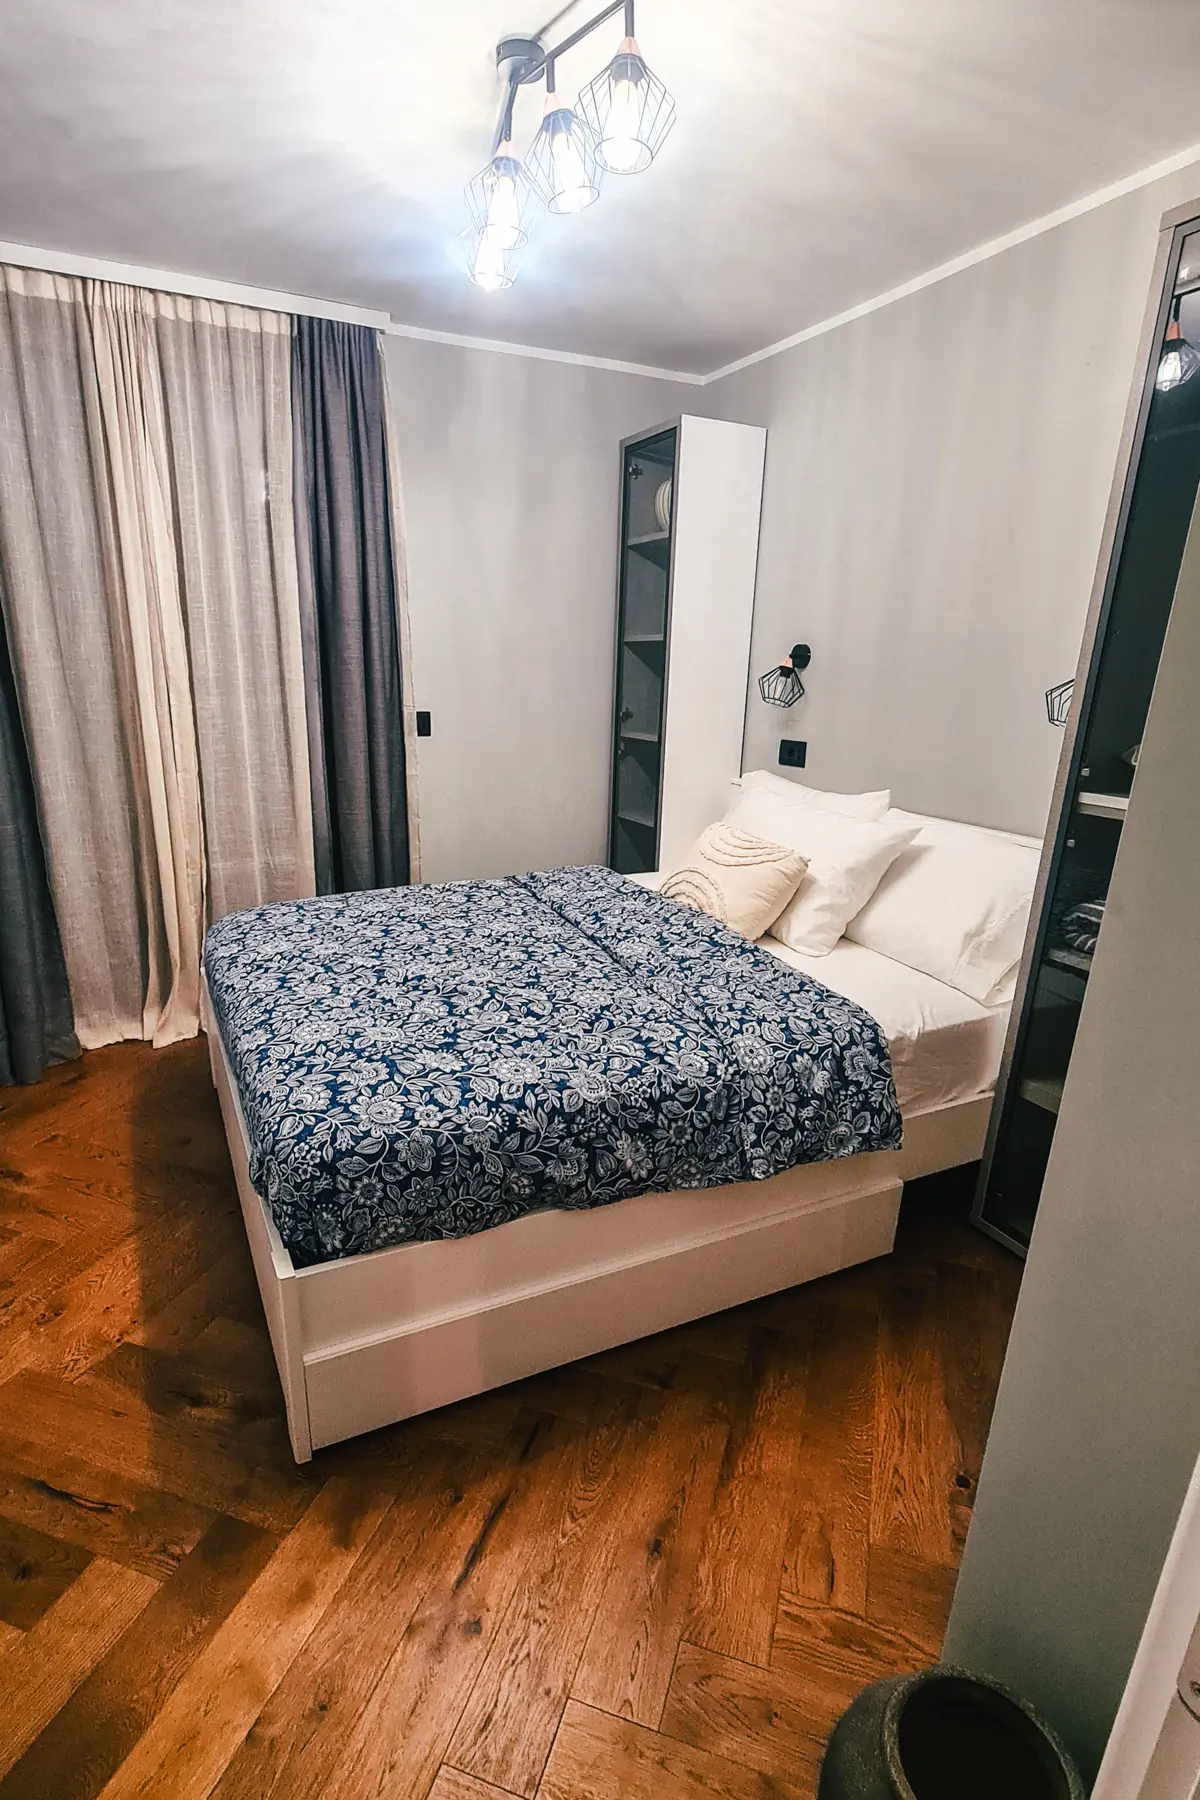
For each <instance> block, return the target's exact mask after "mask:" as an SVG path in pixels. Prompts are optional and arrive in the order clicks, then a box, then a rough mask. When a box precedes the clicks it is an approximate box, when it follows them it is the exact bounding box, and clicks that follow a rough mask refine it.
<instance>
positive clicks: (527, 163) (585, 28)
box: [459, 0, 675, 292]
mask: <svg viewBox="0 0 1200 1800" xmlns="http://www.w3.org/2000/svg"><path fill="white" fill-rule="evenodd" d="M617 13H623V14H624V22H625V36H624V40H623V41H622V43H621V45H620V48H619V49H618V51H617V54H616V55H615V56H614V57H613V59H612V61H611V62H610V63H609V65H608V67H607V68H606V69H604V70H603V71H602V72H601V73H600V74H599V75H597V76H596V78H595V80H594V81H592V82H589V84H588V86H587V87H586V88H584V90H583V92H582V93H581V94H580V96H579V99H578V101H577V102H576V105H575V106H573V107H572V106H567V105H564V104H563V102H562V100H561V99H560V98H559V96H558V94H557V92H556V88H555V64H556V62H557V59H558V58H559V57H560V56H562V55H563V54H564V52H565V51H567V50H570V49H572V48H573V47H574V46H575V45H576V44H578V43H581V42H582V40H583V39H584V38H586V37H589V36H590V35H591V33H592V32H593V31H595V30H597V29H598V28H599V27H600V26H601V25H604V24H605V23H607V21H608V20H609V19H611V18H613V17H614V15H615V14H617ZM546 29H549V27H547V28H546ZM543 35H544V34H543V33H539V34H538V36H537V37H532V38H505V39H504V40H503V41H502V42H501V43H500V44H498V45H497V47H496V61H497V63H498V64H499V65H500V67H501V68H502V69H504V70H505V71H506V77H507V82H508V91H507V93H506V95H505V100H504V105H503V107H502V109H501V113H500V120H499V123H498V125H497V127H496V135H495V139H494V141H493V148H492V157H491V161H490V162H489V163H488V165H487V167H486V168H485V169H482V170H481V171H480V173H479V174H478V175H477V176H476V177H475V179H474V181H472V182H470V183H469V185H468V187H467V189H466V196H467V207H468V209H469V211H470V214H471V224H470V225H469V226H468V227H467V229H466V230H465V231H463V232H462V233H461V234H460V236H459V245H460V248H461V250H462V254H463V261H464V263H465V266H466V270H467V273H468V275H469V276H470V278H471V280H472V281H473V282H474V283H475V285H476V286H477V287H481V288H484V289H486V290H488V291H489V292H492V291H495V290H496V289H498V288H506V287H511V286H512V284H513V280H514V278H515V276H516V272H517V268H518V266H519V264H520V260H521V255H522V253H523V251H524V249H525V246H526V244H527V243H528V241H529V233H530V230H531V228H532V225H533V222H534V219H535V217H536V214H537V211H538V209H539V206H540V205H542V204H544V205H545V206H546V207H547V208H548V209H549V210H550V211H551V212H554V213H575V212H582V211H583V210H584V208H585V207H588V206H590V205H591V204H592V202H593V201H594V200H596V199H597V198H598V197H599V194H600V187H601V183H602V180H603V176H604V173H605V171H611V172H612V173H613V174H620V175H633V174H637V173H638V171H639V170H641V169H645V168H648V167H649V165H650V163H651V162H653V160H654V158H655V156H656V155H657V154H658V151H659V149H660V148H661V146H662V143H663V140H664V139H665V137H666V135H667V133H668V132H669V131H670V129H671V126H672V125H673V124H674V122H675V102H674V101H673V100H672V98H671V96H670V94H669V93H668V92H667V90H666V88H665V87H664V85H663V83H662V82H661V81H660V80H659V79H658V77H657V76H656V75H652V74H651V72H650V70H649V69H648V68H647V66H646V62H645V59H644V58H643V56H642V53H641V51H640V50H639V49H638V44H637V39H636V38H635V37H634V34H633V0H612V4H610V5H609V6H606V7H605V8H604V10H603V12H599V13H597V14H596V16H595V18H593V19H589V20H588V21H587V23H586V24H585V25H581V26H580V27H579V29H578V30H577V31H573V32H572V33H571V35H570V36H569V37H566V38H563V39H562V41H561V42H560V43H557V44H554V45H552V46H551V47H550V48H549V49H546V48H545V47H544V46H543V44H542V41H541V40H542V36H543ZM539 81H544V82H545V86H546V105H545V111H544V114H543V118H542V123H541V126H540V128H539V130H538V133H537V136H536V137H535V138H534V140H533V143H532V145H531V146H530V148H529V151H528V154H527V155H526V157H525V159H524V161H522V160H521V159H520V158H519V157H518V156H516V155H515V154H514V151H513V144H512V128H513V105H514V102H515V100H516V96H517V90H518V89H519V88H521V87H523V86H528V85H529V84H530V83H534V82H539Z"/></svg>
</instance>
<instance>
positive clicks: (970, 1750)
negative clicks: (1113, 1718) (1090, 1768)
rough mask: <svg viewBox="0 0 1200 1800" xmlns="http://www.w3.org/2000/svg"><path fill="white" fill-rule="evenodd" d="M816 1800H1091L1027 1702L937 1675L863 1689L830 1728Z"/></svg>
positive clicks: (962, 1676)
mask: <svg viewBox="0 0 1200 1800" xmlns="http://www.w3.org/2000/svg"><path fill="white" fill-rule="evenodd" d="M817 1800H1085V1790H1084V1786H1083V1782H1082V1781H1081V1780H1080V1777H1079V1772H1078V1770H1077V1769H1076V1767H1075V1764H1074V1763H1073V1762H1072V1761H1071V1758H1070V1756H1069V1755H1068V1753H1067V1749H1066V1746H1065V1745H1064V1744H1063V1743H1062V1741H1061V1740H1060V1739H1059V1738H1058V1736H1057V1735H1056V1734H1055V1733H1054V1732H1053V1731H1052V1730H1051V1729H1050V1727H1049V1726H1048V1725H1047V1724H1046V1723H1045V1722H1044V1721H1043V1720H1042V1719H1039V1718H1038V1716H1037V1714H1036V1713H1035V1712H1034V1711H1033V1709H1032V1708H1031V1707H1029V1706H1026V1704H1025V1703H1024V1701H1023V1700H1019V1699H1018V1698H1017V1696H1016V1695H1015V1694H1012V1693H1010V1692H1009V1691H1008V1689H1007V1688H1003V1687H1001V1686H1000V1685H999V1683H998V1682H995V1681H985V1680H983V1679H981V1678H980V1677H979V1676H975V1675H970V1674H968V1673H967V1671H966V1670H965V1669H953V1668H949V1667H945V1666H939V1667H938V1668H936V1669H925V1670H923V1671H922V1672H921V1673H920V1674H919V1675H894V1676H892V1677H891V1678H890V1679H889V1680H887V1681H876V1682H874V1683H873V1684H872V1686H871V1687H869V1688H865V1689H864V1690H863V1692H862V1693H861V1694H860V1695H859V1696H858V1698H857V1700H855V1701H854V1703H853V1704H852V1705H851V1706H850V1707H849V1708H848V1710H847V1711H846V1712H844V1713H843V1714H842V1717H841V1718H840V1719H839V1720H838V1723H837V1725H836V1726H835V1727H834V1731H833V1736H832V1737H831V1738H830V1740H829V1744H828V1746H827V1748H826V1751H825V1759H824V1761H823V1763H822V1764H821V1780H820V1785H819V1786H818V1788H817Z"/></svg>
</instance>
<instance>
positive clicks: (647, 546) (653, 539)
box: [625, 531, 671, 569]
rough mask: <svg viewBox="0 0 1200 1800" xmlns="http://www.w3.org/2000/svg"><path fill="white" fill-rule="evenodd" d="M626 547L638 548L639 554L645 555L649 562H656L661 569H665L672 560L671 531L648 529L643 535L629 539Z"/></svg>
mask: <svg viewBox="0 0 1200 1800" xmlns="http://www.w3.org/2000/svg"><path fill="white" fill-rule="evenodd" d="M625 548H626V549H627V550H636V551H637V552H638V555H639V556H644V557H645V558H646V559H647V561H648V562H652V563H656V564H657V565H658V567H659V568H660V569H665V568H666V566H667V564H668V562H670V560H671V534H670V532H669V531H646V532H643V533H642V535H641V537H631V538H629V539H627V540H626V544H625Z"/></svg>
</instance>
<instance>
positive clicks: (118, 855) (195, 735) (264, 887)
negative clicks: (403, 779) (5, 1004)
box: [0, 268, 313, 1047]
mask: <svg viewBox="0 0 1200 1800" xmlns="http://www.w3.org/2000/svg"><path fill="white" fill-rule="evenodd" d="M289 333H290V320H288V319H286V318H284V317H283V316H281V315H277V314H263V313H255V312H251V311H248V310H246V309H241V308H233V307H221V306H218V305H214V304H211V303H208V302H198V301H187V300H181V299H179V298H178V297H175V296H171V295H165V294H156V293H152V292H149V291H147V290H143V289H134V288H124V287H119V286H116V285H113V284H109V283H98V282H84V281H78V280H75V279H71V278H65V277H61V276H52V275H45V274H41V273H37V272H33V271H27V270H19V269H4V268H0V414H2V421H0V422H2V425H3V430H2V431H0V438H2V440H3V441H2V442H0V569H2V570H3V584H2V593H0V600H2V603H3V605H4V609H5V618H6V621H7V624H8V629H9V636H10V642H11V648H12V655H13V662H14V666H15V671H16V677H17V683H18V689H19V693H20V699H21V709H22V717H23V720H24V723H25V727H26V734H27V738H28V741H29V747H30V756H31V762H32V764H33V770H34V782H35V787H36V789H37V795H38V804H39V809H40V812H41V815H42V824H43V835H44V837H45V840H46V846H47V858H48V864H49V873H50V882H51V887H52V889H53V893H54V900H55V906H56V910H57V912H58V918H59V924H60V928H61V932H62V938H63V949H64V954H65V957H66V962H67V970H68V975H69V979H70V984H71V993H72V999H73V1002H74V1006H75V1013H76V1020H77V1027H78V1031H79V1037H80V1040H81V1042H82V1043H83V1044H84V1045H85V1047H93V1046H95V1045H98V1044H103V1043H109V1042H112V1041H113V1040H114V1039H117V1038H123V1037H143V1036H144V1037H149V1038H152V1039H153V1041H154V1042H155V1043H156V1044H162V1043H169V1042H172V1041H174V1040H175V1039H177V1038H181V1037H185V1036H188V1035H190V1034H192V1033H194V1032H195V1030H196V1029H197V1026H198V1003H199V981H200V975H199V959H200V946H201V942H202V938H203V932H204V927H205V923H206V920H207V918H209V917H213V916H216V914H217V913H219V912H223V911H228V910H231V909H232V908H234V907H237V906H244V905H249V904H255V903H258V902H261V901H265V900H270V899H283V898H289V897H293V896H296V895H299V894H305V893H311V892H312V888H313V878H312V824H311V812H310V809H309V801H308V788H307V774H306V764H305V750H304V745H305V722H304V711H303V683H302V669H301V657H300V644H299V615H298V598H297V592H296V573H295V562H294V553H293V550H292V545H291V537H290V522H289V526H288V530H287V531H285V530H284V529H283V528H282V525H281V523H280V515H281V513H282V514H283V516H285V517H286V516H287V515H288V510H289V509H290V483H291V440H290V432H289V425H288V412H287V396H288V376H287V367H288V362H287V358H288V343H289ZM206 888H207V901H206Z"/></svg>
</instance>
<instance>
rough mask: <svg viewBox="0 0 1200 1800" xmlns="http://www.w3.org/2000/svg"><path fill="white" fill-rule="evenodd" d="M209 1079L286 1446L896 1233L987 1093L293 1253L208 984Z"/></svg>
mask: <svg viewBox="0 0 1200 1800" xmlns="http://www.w3.org/2000/svg"><path fill="white" fill-rule="evenodd" d="M202 1014H203V1022H204V1029H205V1031H206V1032H207V1034H208V1048H209V1057H210V1060H211V1063H212V1072H213V1080H214V1082H215V1083H216V1088H217V1093H218V1095H219V1097H220V1102H221V1116H222V1118H223V1120H224V1123H225V1135H226V1137H227V1138H228V1139H229V1153H230V1155H231V1157H232V1158H233V1172H234V1176H235V1178H236V1180H237V1189H238V1196H239V1198H240V1200H241V1203H242V1216H243V1218H244V1219H245V1222H246V1235H247V1236H248V1238H249V1240H250V1253H251V1256H252V1257H253V1259H254V1272H255V1274H256V1275H257V1277H258V1286H259V1291H260V1292H261V1294H262V1302H263V1310H264V1311H265V1313H266V1315H267V1327H268V1329H269V1331H270V1333H271V1344H272V1347H273V1348H274V1351H275V1360H276V1362H277V1363H278V1365H279V1379H280V1381H281V1383H282V1384H283V1399H284V1405H285V1406H286V1408H287V1422H288V1433H289V1436H290V1437H291V1441H292V1450H293V1453H294V1455H295V1458H296V1461H297V1462H300V1463H303V1462H308V1461H309V1460H310V1459H311V1457H312V1453H313V1451H314V1450H319V1449H321V1448H322V1447H323V1446H324V1445H326V1444H336V1443H338V1442H340V1441H341V1439H343V1438H348V1437H354V1436H356V1435H357V1434H358V1433H359V1432H362V1431H374V1430H375V1429H376V1428H377V1427H378V1426H381V1425H391V1424H393V1423H395V1422H396V1421H397V1420H399V1419H407V1418H411V1417H412V1415H413V1414H414V1413H422V1412H429V1411H431V1410H432V1409H433V1408H434V1407H437V1406H446V1405H447V1404H449V1402H451V1401H453V1400H462V1399H464V1398H465V1397H466V1396H467V1395H468V1394H480V1393H483V1392H484V1391H485V1390H486V1389H488V1388H494V1387H502V1386H503V1385H504V1383H505V1382H508V1381H517V1380H519V1379H520V1378H521V1377H522V1376H525V1375H534V1374H537V1373H538V1372H539V1371H540V1370H542V1369H552V1368H555V1367H557V1366H558V1365H559V1364H560V1363H567V1362H573V1361H574V1360H575V1359H576V1358H577V1357H580V1356H593V1355H595V1354H596V1353H597V1352H598V1351H600V1350H610V1349H612V1348H613V1346H614V1345H616V1344H626V1343H629V1342H631V1341H632V1340H633V1339H634V1338H639V1337H647V1336H649V1335H650V1334H651V1333H652V1332H655V1331H665V1330H666V1329H667V1328H668V1327H669V1326H671V1325H681V1324H683V1323H684V1322H685V1320H688V1319H699V1318H702V1317H704V1316H705V1314H707V1313H713V1312H720V1311H721V1310H722V1309H723V1308H724V1307H727V1306H737V1305H739V1304H740V1303H741V1302H742V1301H744V1300H754V1299H757V1298H758V1297H759V1295H761V1294H771V1293H775V1292H777V1291H778V1290H779V1289H781V1288H788V1287H794V1286H795V1285H796V1283H797V1282H801V1281H813V1280H815V1279H816V1278H817V1277H818V1276H820V1275H830V1274H832V1273H833V1272H834V1270H835V1269H845V1268H849V1267H850V1266H851V1265H852V1264H853V1263H858V1262H866V1261H868V1260H869V1259H870V1258H871V1257H874V1256H884V1255H886V1253H887V1252H888V1251H889V1250H890V1249H891V1248H892V1241H893V1238H894V1236H895V1230H896V1215H897V1212H898V1210H899V1206H900V1189H901V1185H902V1184H903V1183H904V1182H905V1181H910V1180H913V1179H914V1178H915V1177H917V1176H919V1175H931V1174H933V1173H934V1172H935V1171H936V1170H938V1169H951V1168H954V1167H956V1166H957V1165H958V1164H959V1163H965V1162H973V1161H974V1160H975V1159H976V1158H977V1157H978V1156H979V1154H980V1152H981V1150H982V1148H983V1140H984V1134H985V1132H986V1130H987V1120H988V1113H989V1110H990V1108H991V1095H990V1094H986V1095H982V1096H981V1097H979V1098H977V1099H973V1100H964V1101H960V1102H958V1103H957V1104H955V1105H953V1106H943V1107H939V1108H937V1109H936V1110H934V1111H932V1112H925V1113H916V1114H913V1115H910V1116H909V1117H908V1118H906V1119H905V1121H904V1148H903V1149H902V1150H895V1151H877V1152H875V1153H873V1154H871V1155H863V1156H849V1157H845V1158H843V1159H842V1160H840V1161H838V1162H829V1163H813V1164H809V1165H808V1166H806V1167H804V1168H799V1169H789V1170H787V1171H786V1173H785V1174H783V1175H776V1176H774V1177H773V1178H772V1179H771V1180H770V1181H757V1182H756V1181H751V1182H740V1183H738V1184H736V1185H734V1186H730V1187H722V1188H705V1189H701V1190H699V1191H696V1192H690V1193H673V1194H643V1195H641V1196H639V1197H638V1198H636V1199H632V1200H619V1201H617V1202H615V1203H614V1204H613V1205H611V1206H600V1207H596V1208H595V1209H594V1210H593V1211H590V1212H540V1213H532V1214H530V1215H529V1216H528V1217H527V1218H523V1219H514V1220H513V1221H512V1223H511V1224H509V1225H497V1226H495V1227H494V1228H493V1229H492V1230H491V1231H481V1232H479V1233H477V1234H476V1235H475V1236H473V1237H466V1238H454V1239H450V1240H448V1241H445V1242H441V1243H433V1244H401V1245H399V1246H397V1248H395V1249H393V1250H376V1251H373V1252H371V1253H370V1254H368V1255H365V1256H348V1257H344V1258H343V1259H342V1260H340V1261H338V1262H328V1263H318V1264H317V1265H316V1266H315V1267H313V1268H309V1269H297V1268H294V1267H293V1265H292V1259H291V1257H290V1256H289V1254H288V1252H287V1250H286V1249H285V1248H284V1244H283V1240H282V1239H281V1238H280V1236H279V1233H278V1231H277V1230H276V1229H275V1225H274V1222H273V1221H272V1219H271V1215H270V1213H269V1212H268V1211H267V1208H266V1207H265V1206H264V1204H263V1202H262V1200H261V1199H260V1198H259V1196H258V1194H257V1193H256V1192H255V1190H254V1188H253V1187H252V1186H251V1184H250V1169H249V1157H250V1151H249V1140H248V1138H247V1135H246V1124H245V1120H244V1119H243V1117H242V1109H241V1104H240V1102H239V1099H238V1093H237V1087H236V1085H235V1083H234V1080H233V1077H232V1074H231V1072H230V1068H229V1063H228V1060H227V1057H226V1054H225V1047H224V1045H223V1043H222V1042H221V1037H220V1033H219V1032H218V1031H217V1028H216V1025H215V1023H214V1021H213V1017H212V1008H211V1004H210V1002H209V996H208V988H207V984H206V985H205V987H204V990H203V994H202Z"/></svg>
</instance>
